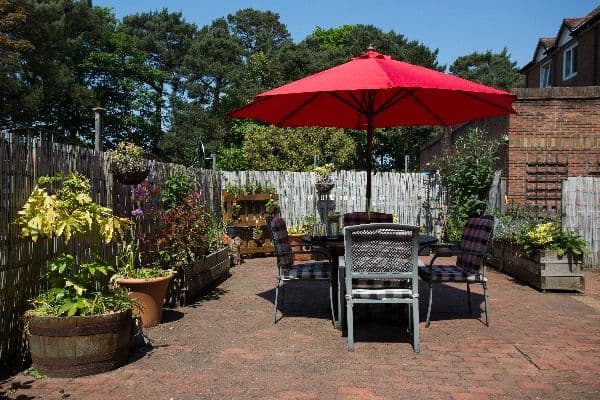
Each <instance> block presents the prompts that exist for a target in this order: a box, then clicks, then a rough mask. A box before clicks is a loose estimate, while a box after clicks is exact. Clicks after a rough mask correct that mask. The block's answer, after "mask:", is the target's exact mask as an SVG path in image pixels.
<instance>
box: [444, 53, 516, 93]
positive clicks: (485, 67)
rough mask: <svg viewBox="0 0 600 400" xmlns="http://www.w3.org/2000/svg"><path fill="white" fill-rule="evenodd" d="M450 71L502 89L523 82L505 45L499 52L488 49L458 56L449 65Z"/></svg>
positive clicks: (513, 86) (507, 88) (508, 88)
mask: <svg viewBox="0 0 600 400" xmlns="http://www.w3.org/2000/svg"><path fill="white" fill-rule="evenodd" d="M450 73H452V74H454V75H457V76H460V77H461V78H465V79H469V80H472V81H476V82H479V83H483V84H484V85H488V86H493V87H495V88H498V89H504V90H510V89H511V88H515V87H522V86H523V85H524V83H525V81H524V77H523V75H521V74H520V73H519V70H518V69H517V62H516V61H512V60H511V59H510V54H509V53H508V49H507V48H506V47H505V48H504V49H503V50H502V51H501V52H500V53H492V52H491V51H490V50H488V51H486V52H485V53H478V52H474V53H471V54H468V55H465V56H461V57H458V58H457V59H456V60H455V61H454V63H452V65H451V66H450Z"/></svg>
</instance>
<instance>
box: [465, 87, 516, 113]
mask: <svg viewBox="0 0 600 400" xmlns="http://www.w3.org/2000/svg"><path fill="white" fill-rule="evenodd" d="M459 93H460V94H462V95H463V96H467V97H471V98H473V99H475V100H479V101H481V102H482V103H485V104H487V105H489V106H492V107H496V108H499V109H501V110H503V111H508V112H509V113H510V114H514V110H513V109H512V108H507V107H504V106H501V105H500V104H496V103H494V102H492V101H489V100H487V99H484V98H481V97H479V96H477V95H476V94H474V93H470V92H459Z"/></svg>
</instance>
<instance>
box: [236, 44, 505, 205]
mask: <svg viewBox="0 0 600 400" xmlns="http://www.w3.org/2000/svg"><path fill="white" fill-rule="evenodd" d="M515 98H516V96H515V95H514V94H512V93H508V92H505V91H502V90H498V89H494V88H491V87H489V86H485V85H481V84H478V83H475V82H471V81H468V80H466V79H462V78H458V77H456V76H452V75H447V74H444V73H442V72H438V71H434V70H431V69H428V68H424V67H420V66H417V65H412V64H409V63H405V62H401V61H397V60H394V59H392V57H391V56H388V55H384V54H380V53H378V52H376V51H374V50H373V49H372V48H369V49H368V50H367V51H366V52H365V53H364V54H363V55H361V56H358V57H354V58H352V59H351V60H350V61H348V62H346V63H344V64H341V65H338V66H336V67H333V68H330V69H327V70H325V71H322V72H319V73H316V74H314V75H310V76H307V77H305V78H302V79H299V80H297V81H294V82H290V83H288V84H286V85H283V86H280V87H278V88H275V89H272V90H269V91H266V92H263V93H261V94H259V95H257V96H256V97H255V98H254V100H253V101H252V102H251V103H249V104H247V105H246V106H244V107H241V108H239V109H237V110H235V111H233V112H232V113H230V115H231V116H233V117H240V118H252V119H257V120H260V121H264V122H267V123H271V124H273V125H276V126H280V127H295V126H329V127H338V128H350V129H366V131H367V155H368V156H367V199H366V209H367V211H369V209H370V205H371V169H372V167H373V157H372V153H373V135H374V133H375V128H385V127H390V126H411V125H415V126H423V125H444V126H449V125H454V124H457V123H460V122H465V121H471V120H475V119H480V118H487V117H493V116H498V115H504V114H515V113H516V112H515V110H514V109H513V108H512V102H513V101H514V100H515Z"/></svg>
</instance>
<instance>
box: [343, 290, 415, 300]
mask: <svg viewBox="0 0 600 400" xmlns="http://www.w3.org/2000/svg"><path fill="white" fill-rule="evenodd" d="M418 296H419V295H418V294H416V295H415V296H413V293H412V290H410V289H352V297H353V298H355V299H372V300H382V299H406V298H409V297H418Z"/></svg>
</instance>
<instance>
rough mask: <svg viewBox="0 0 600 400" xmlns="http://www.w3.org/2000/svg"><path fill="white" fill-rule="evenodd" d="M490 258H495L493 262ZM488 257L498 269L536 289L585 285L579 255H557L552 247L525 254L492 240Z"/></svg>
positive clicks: (512, 245)
mask: <svg viewBox="0 0 600 400" xmlns="http://www.w3.org/2000/svg"><path fill="white" fill-rule="evenodd" d="M500 254H501V257H500ZM494 258H496V259H498V258H499V261H496V262H495V263H494ZM490 259H491V260H490V261H491V263H490V264H492V265H494V266H495V267H496V268H497V269H498V270H499V271H502V272H504V273H506V274H508V275H510V276H512V277H514V278H517V279H519V280H520V281H523V282H525V283H527V284H529V285H531V286H533V287H535V288H536V289H538V290H542V291H545V290H578V291H583V290H584V289H585V278H584V276H583V262H582V258H581V257H577V256H575V255H573V254H570V253H569V254H566V255H564V256H563V257H558V255H557V254H556V251H545V250H540V251H534V252H533V253H532V254H530V255H528V254H525V253H524V252H523V250H522V249H521V248H520V247H519V246H517V245H514V244H510V243H503V244H502V245H501V246H498V244H497V243H495V244H494V246H493V250H492V257H490Z"/></svg>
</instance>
